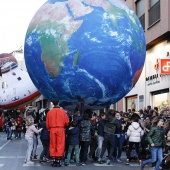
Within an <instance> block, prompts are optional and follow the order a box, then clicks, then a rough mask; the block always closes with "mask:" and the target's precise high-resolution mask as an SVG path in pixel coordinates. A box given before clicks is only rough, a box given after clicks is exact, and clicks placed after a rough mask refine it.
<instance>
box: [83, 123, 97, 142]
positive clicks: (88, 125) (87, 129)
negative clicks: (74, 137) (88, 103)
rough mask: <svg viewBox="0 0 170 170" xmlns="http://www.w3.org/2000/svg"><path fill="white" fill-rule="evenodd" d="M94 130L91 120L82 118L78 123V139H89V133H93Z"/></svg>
mask: <svg viewBox="0 0 170 170" xmlns="http://www.w3.org/2000/svg"><path fill="white" fill-rule="evenodd" d="M94 133H95V130H94V126H93V122H92V121H91V120H82V121H81V123H80V141H90V140H91V135H94Z"/></svg>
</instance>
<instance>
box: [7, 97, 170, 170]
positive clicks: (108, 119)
mask: <svg viewBox="0 0 170 170" xmlns="http://www.w3.org/2000/svg"><path fill="white" fill-rule="evenodd" d="M53 104H54V108H52V109H51V110H49V109H46V110H45V111H44V114H43V115H42V116H40V115H39V113H38V110H35V112H34V114H28V115H27V117H26V119H22V118H21V117H20V116H19V117H18V118H17V119H11V118H10V117H8V118H7V121H6V131H7V139H8V140H9V139H12V136H14V137H15V138H20V137H21V131H23V134H24V135H25V139H26V140H27V142H28V149H27V152H26V158H25V163H27V164H34V162H33V161H32V160H33V159H38V158H37V155H36V148H37V146H36V145H37V140H38V135H40V139H41V142H42V146H43V150H42V152H41V154H40V156H39V162H45V161H50V162H51V166H62V165H63V163H64V165H65V166H68V165H69V164H70V163H73V162H74V163H75V164H76V166H80V165H86V164H87V160H88V161H91V162H98V163H99V164H103V163H106V164H108V165H109V164H110V163H111V161H117V162H118V163H124V164H125V165H129V163H130V161H131V160H135V161H137V162H138V163H139V165H140V169H141V170H143V169H144V167H145V165H147V164H150V163H152V166H155V170H158V169H159V167H160V166H161V163H162V160H163V152H169V150H170V120H169V117H168V114H164V112H161V113H159V112H158V108H157V107H154V108H153V109H152V108H151V106H148V107H147V108H146V109H143V110H142V109H140V110H139V111H138V112H136V111H135V109H132V110H130V109H129V110H128V112H127V113H123V112H118V111H115V110H112V109H110V110H108V112H107V113H105V112H101V113H100V114H99V115H98V114H96V113H95V112H93V111H92V110H90V109H87V110H84V103H83V101H82V100H80V101H79V103H78V104H77V105H76V108H75V110H74V113H73V114H71V115H68V114H67V112H66V111H65V110H64V109H63V108H60V106H59V100H58V99H56V100H54V101H53ZM12 134H14V135H12ZM122 152H125V153H126V157H127V159H126V160H125V161H124V160H123V159H122ZM31 159H32V160H31Z"/></svg>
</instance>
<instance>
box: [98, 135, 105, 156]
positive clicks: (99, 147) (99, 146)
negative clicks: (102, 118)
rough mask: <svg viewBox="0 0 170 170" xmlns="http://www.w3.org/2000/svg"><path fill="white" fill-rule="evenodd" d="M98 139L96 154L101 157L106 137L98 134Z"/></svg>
mask: <svg viewBox="0 0 170 170" xmlns="http://www.w3.org/2000/svg"><path fill="white" fill-rule="evenodd" d="M97 141H98V148H97V150H96V156H97V157H98V158H99V157H100V153H101V150H102V145H103V141H104V137H103V136H97Z"/></svg>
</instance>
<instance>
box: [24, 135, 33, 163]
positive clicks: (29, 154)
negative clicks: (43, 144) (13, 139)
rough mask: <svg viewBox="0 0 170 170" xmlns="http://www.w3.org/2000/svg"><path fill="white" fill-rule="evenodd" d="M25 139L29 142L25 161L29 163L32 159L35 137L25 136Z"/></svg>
mask: <svg viewBox="0 0 170 170" xmlns="http://www.w3.org/2000/svg"><path fill="white" fill-rule="evenodd" d="M25 139H26V140H27V142H28V148H27V152H26V157H25V161H27V162H29V161H30V157H31V152H32V149H33V137H29V136H25Z"/></svg>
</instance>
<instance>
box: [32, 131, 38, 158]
mask: <svg viewBox="0 0 170 170" xmlns="http://www.w3.org/2000/svg"><path fill="white" fill-rule="evenodd" d="M37 145H38V138H37V135H35V134H34V136H33V150H32V157H34V156H36V152H37Z"/></svg>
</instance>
